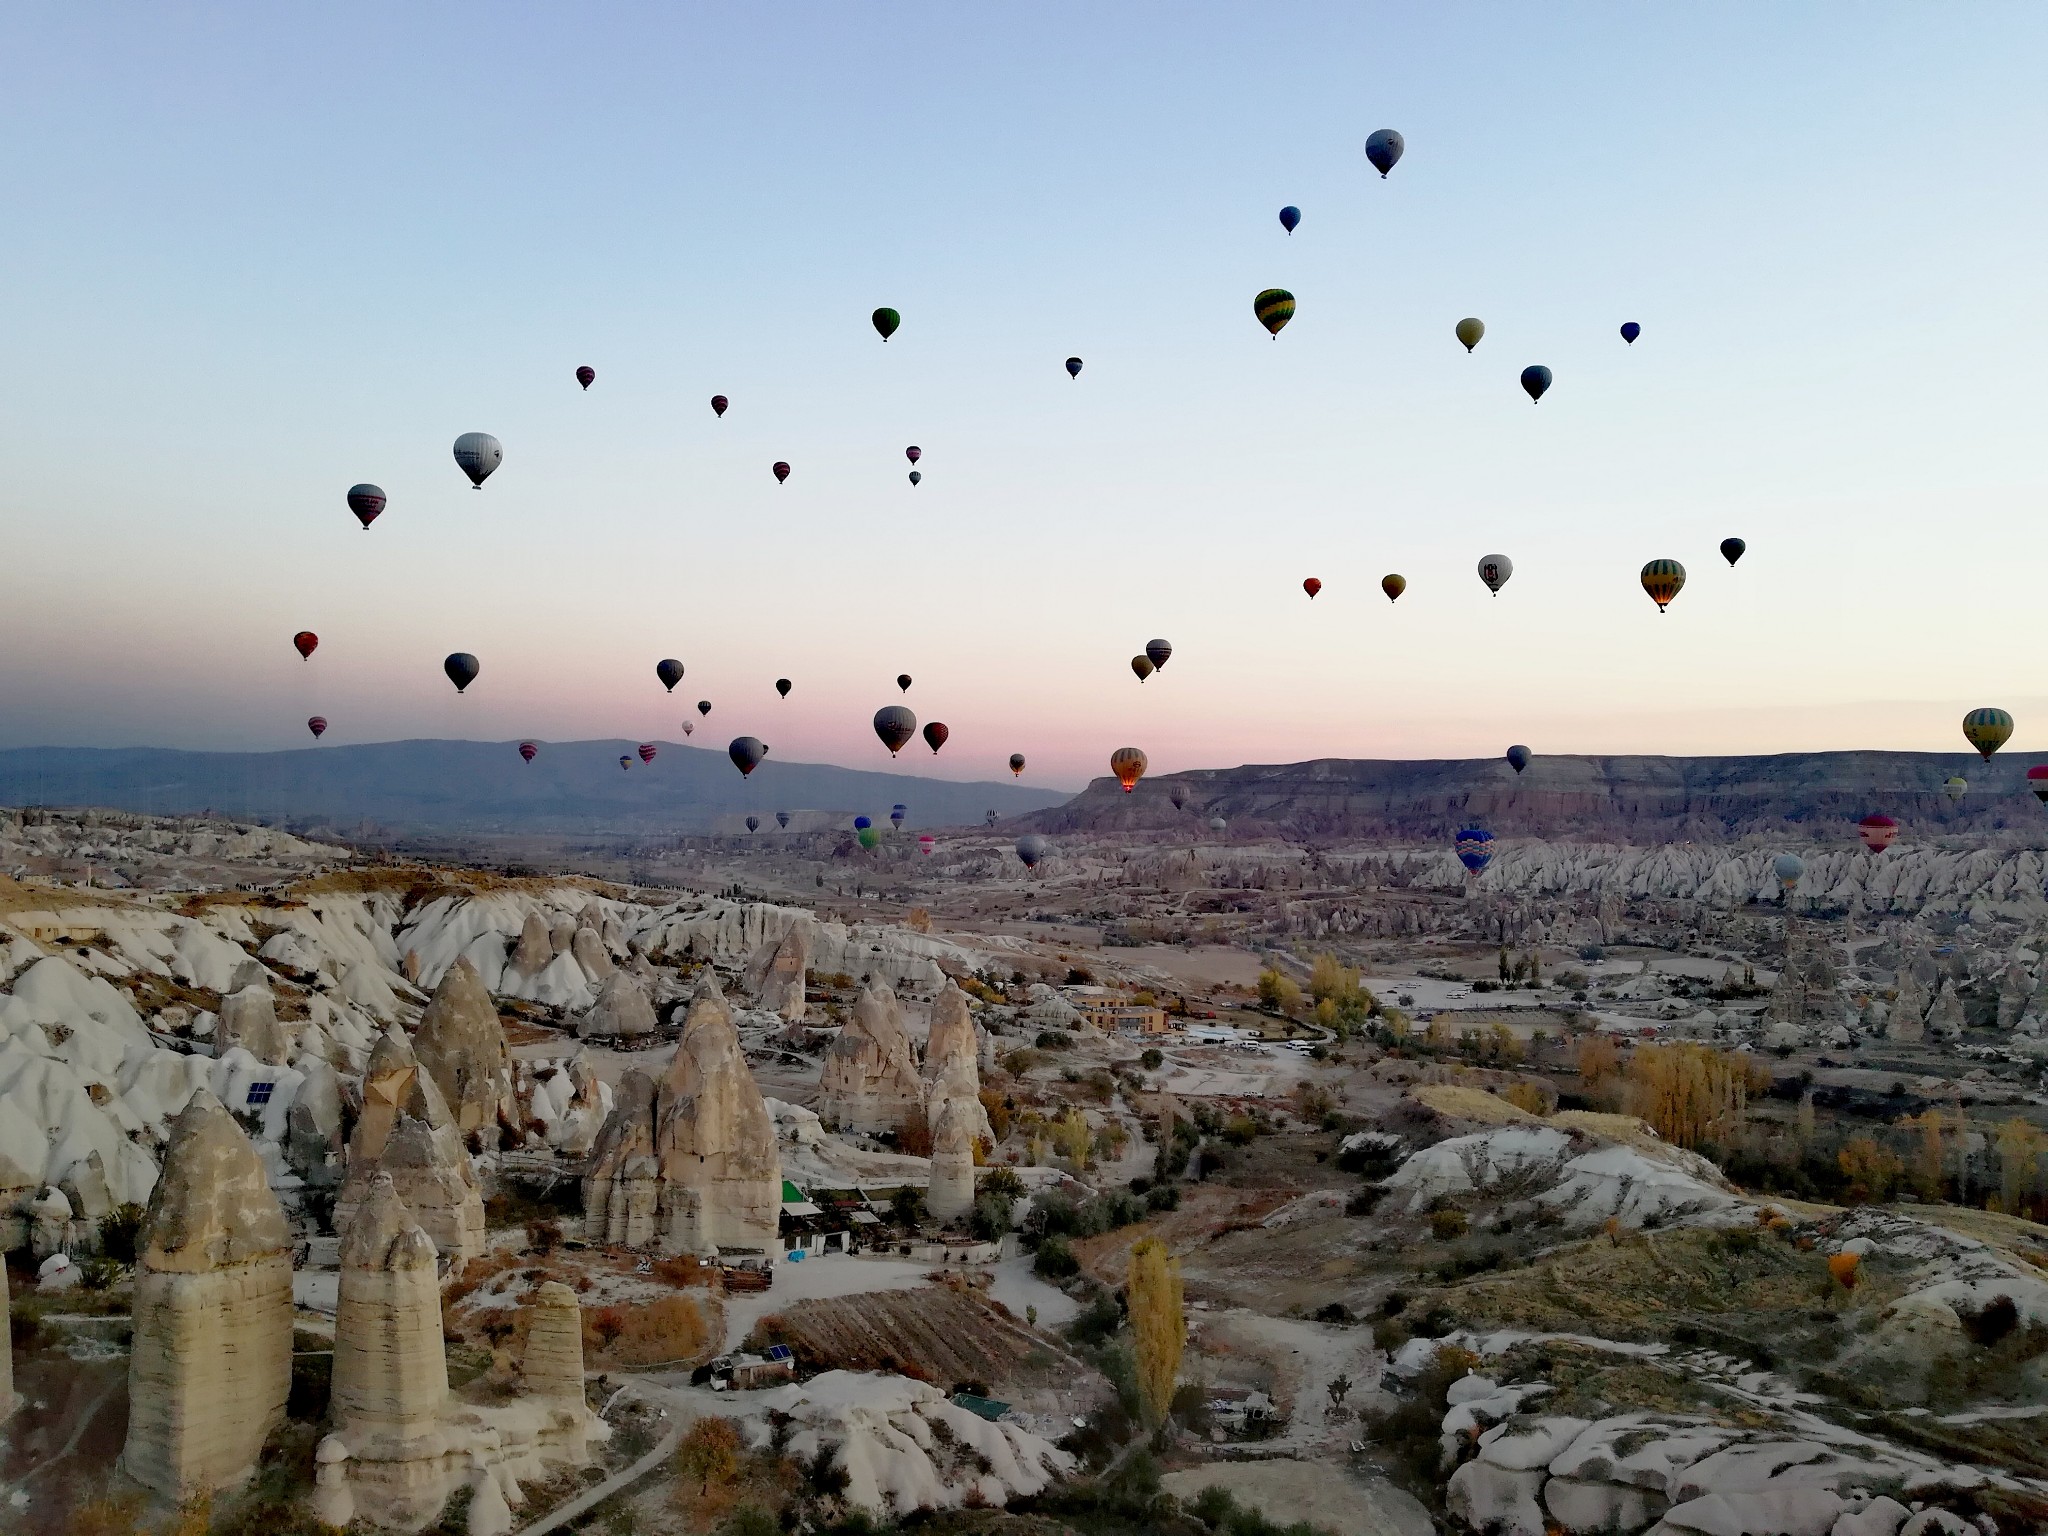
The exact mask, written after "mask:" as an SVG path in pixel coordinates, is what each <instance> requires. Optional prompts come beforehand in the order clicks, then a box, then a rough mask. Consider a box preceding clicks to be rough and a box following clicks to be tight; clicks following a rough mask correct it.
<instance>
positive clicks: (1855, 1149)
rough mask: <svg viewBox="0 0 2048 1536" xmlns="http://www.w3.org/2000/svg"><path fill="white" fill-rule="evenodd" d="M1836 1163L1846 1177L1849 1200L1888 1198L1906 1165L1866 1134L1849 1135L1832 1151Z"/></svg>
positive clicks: (1851, 1201)
mask: <svg viewBox="0 0 2048 1536" xmlns="http://www.w3.org/2000/svg"><path fill="white" fill-rule="evenodd" d="M1835 1166H1836V1167H1837V1168H1839V1169H1841V1170H1842V1177H1843V1178H1845V1179H1847V1180H1848V1181H1849V1187H1848V1189H1847V1190H1846V1191H1845V1194H1846V1195H1847V1197H1848V1199H1849V1201H1850V1203H1851V1204H1857V1203H1861V1202H1863V1201H1868V1200H1874V1201H1882V1200H1884V1199H1887V1198H1888V1197H1889V1196H1890V1195H1891V1192H1892V1190H1893V1188H1894V1187H1896V1186H1897V1184H1898V1182H1899V1175H1900V1174H1901V1173H1902V1172H1904V1171H1905V1165H1904V1164H1902V1163H1901V1162H1900V1161H1899V1160H1898V1158H1897V1157H1895V1156H1893V1155H1892V1153H1890V1152H1889V1151H1887V1150H1886V1149H1885V1148H1883V1147H1881V1146H1879V1145H1878V1144H1877V1142H1876V1141H1874V1140H1873V1139H1872V1138H1870V1137H1868V1136H1852V1137H1850V1138H1849V1140H1848V1142H1847V1144H1846V1145H1844V1146H1843V1148H1842V1150H1841V1151H1839V1152H1837V1153H1836V1154H1835Z"/></svg>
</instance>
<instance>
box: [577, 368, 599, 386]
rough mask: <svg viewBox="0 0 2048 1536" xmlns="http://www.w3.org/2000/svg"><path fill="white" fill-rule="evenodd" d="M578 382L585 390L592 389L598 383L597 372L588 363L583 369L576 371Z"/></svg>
mask: <svg viewBox="0 0 2048 1536" xmlns="http://www.w3.org/2000/svg"><path fill="white" fill-rule="evenodd" d="M576 382H577V383H578V384H581V385H582V386H583V387H584V388H585V389H588V388H590V386H591V385H593V384H595V383H596V382H597V370H596V369H595V368H593V367H591V366H590V365H589V364H588V363H585V364H584V365H583V366H582V367H581V368H578V369H577V370H576Z"/></svg>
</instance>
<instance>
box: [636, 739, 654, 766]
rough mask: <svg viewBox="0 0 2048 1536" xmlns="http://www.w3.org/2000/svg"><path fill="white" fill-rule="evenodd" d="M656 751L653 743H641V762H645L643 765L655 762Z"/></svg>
mask: <svg viewBox="0 0 2048 1536" xmlns="http://www.w3.org/2000/svg"><path fill="white" fill-rule="evenodd" d="M654 751H655V747H654V743H653V742H651V741H643V742H641V743H640V761H641V762H643V763H651V762H653V761H654Z"/></svg>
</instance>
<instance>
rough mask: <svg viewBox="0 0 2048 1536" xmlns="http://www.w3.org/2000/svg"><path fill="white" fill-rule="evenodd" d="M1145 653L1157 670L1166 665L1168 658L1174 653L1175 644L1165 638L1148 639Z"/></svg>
mask: <svg viewBox="0 0 2048 1536" xmlns="http://www.w3.org/2000/svg"><path fill="white" fill-rule="evenodd" d="M1145 655H1146V657H1147V658H1148V659H1149V660H1150V661H1151V663H1152V665H1153V668H1154V669H1155V670H1156V669H1158V668H1160V667H1163V666H1165V665H1166V663H1167V661H1168V659H1169V658H1170V657H1171V656H1172V655H1173V646H1172V645H1171V644H1169V643H1168V642H1167V641H1164V640H1147V641H1146V642H1145Z"/></svg>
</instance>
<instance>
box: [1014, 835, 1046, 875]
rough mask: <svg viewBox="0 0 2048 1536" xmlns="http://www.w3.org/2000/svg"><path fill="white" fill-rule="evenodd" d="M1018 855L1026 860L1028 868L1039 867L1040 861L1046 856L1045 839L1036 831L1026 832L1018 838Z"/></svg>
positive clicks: (1025, 865)
mask: <svg viewBox="0 0 2048 1536" xmlns="http://www.w3.org/2000/svg"><path fill="white" fill-rule="evenodd" d="M1017 857H1018V858H1020V859H1022V860H1023V861H1024V867H1025V868H1026V869H1036V868H1038V861H1039V860H1040V859H1042V858H1044V857H1045V839H1044V838H1042V837H1040V836H1039V835H1038V834H1037V833H1036V832H1026V833H1025V834H1024V835H1023V836H1022V837H1020V838H1018V839H1017Z"/></svg>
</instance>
